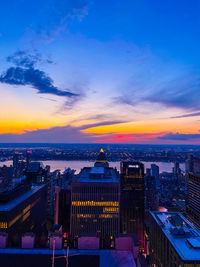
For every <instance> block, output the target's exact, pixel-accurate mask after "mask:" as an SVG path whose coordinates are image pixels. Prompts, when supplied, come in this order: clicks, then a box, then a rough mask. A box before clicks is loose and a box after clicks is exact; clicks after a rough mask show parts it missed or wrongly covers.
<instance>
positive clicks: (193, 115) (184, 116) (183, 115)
mask: <svg viewBox="0 0 200 267" xmlns="http://www.w3.org/2000/svg"><path fill="white" fill-rule="evenodd" d="M199 116H200V112H195V113H188V114H182V115H178V116H173V117H170V119H181V118H188V117H199Z"/></svg>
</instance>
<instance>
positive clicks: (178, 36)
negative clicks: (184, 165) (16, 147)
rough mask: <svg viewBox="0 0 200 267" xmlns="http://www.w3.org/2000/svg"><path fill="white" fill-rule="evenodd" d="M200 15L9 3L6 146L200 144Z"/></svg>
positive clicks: (86, 1)
mask: <svg viewBox="0 0 200 267" xmlns="http://www.w3.org/2000/svg"><path fill="white" fill-rule="evenodd" d="M199 11H200V3H199V1H197V0H192V1H190V2H188V1H186V0H184V1H178V0H177V1H173V3H172V2H165V3H163V2H162V3H161V2H160V1H156V0H153V1H148V0H141V1H131V0H126V1H122V0H118V1H114V0H111V1H97V0H93V1H90V0H82V1H81V0H69V1H64V0H57V1H55V0H45V1H43V2H42V3H41V2H39V1H38V0H36V1H31V2H29V3H28V2H26V1H24V0H19V1H17V3H16V2H15V1H12V6H10V2H4V3H2V6H1V10H0V15H1V18H2V19H1V23H0V47H1V64H0V92H1V99H2V100H3V101H1V107H0V110H1V117H0V123H1V128H0V142H11V143H12V142H33V143H34V142H47V143H48V142H50V143H51V142H52V143H58V142H59V143H91V142H92V143H139V144H145V143H149V144H200V120H199V117H200V110H199V106H200V91H199V87H200V86H199V80H200V75H199V68H200V60H199V43H200V37H199V36H200V35H199V26H200V18H199Z"/></svg>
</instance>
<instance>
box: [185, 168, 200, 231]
mask: <svg viewBox="0 0 200 267" xmlns="http://www.w3.org/2000/svg"><path fill="white" fill-rule="evenodd" d="M186 212H187V215H188V217H189V220H190V221H191V222H192V223H193V224H194V225H195V226H196V227H198V228H199V229H200V174H195V173H192V172H189V173H188V181H187V197H186Z"/></svg>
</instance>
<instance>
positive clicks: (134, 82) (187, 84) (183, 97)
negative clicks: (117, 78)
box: [114, 54, 200, 111]
mask: <svg viewBox="0 0 200 267" xmlns="http://www.w3.org/2000/svg"><path fill="white" fill-rule="evenodd" d="M140 57H142V56H141V55H140V56H139V58H140ZM118 90H119V91H120V94H119V95H118V96H117V97H115V98H114V101H115V102H116V103H121V104H123V105H131V106H135V107H136V106H137V105H138V104H141V103H144V105H146V104H151V105H152V103H153V104H154V103H155V104H159V105H160V106H162V107H163V109H164V108H166V107H169V108H170V107H172V108H174V107H175V108H180V109H184V110H188V111H199V110H200V75H199V73H197V72H196V70H194V69H191V68H190V67H187V66H183V65H178V64H175V63H173V62H162V61H159V60H158V59H156V58H155V57H153V55H151V54H150V55H147V57H146V58H145V59H144V60H143V61H142V62H141V63H140V64H139V59H137V58H136V59H135V63H133V72H132V77H130V78H129V79H127V81H125V82H124V84H122V85H121V86H120V87H119V89H118Z"/></svg>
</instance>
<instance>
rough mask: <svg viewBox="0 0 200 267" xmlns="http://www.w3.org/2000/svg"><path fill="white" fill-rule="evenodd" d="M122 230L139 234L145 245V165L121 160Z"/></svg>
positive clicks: (141, 242)
mask: <svg viewBox="0 0 200 267" xmlns="http://www.w3.org/2000/svg"><path fill="white" fill-rule="evenodd" d="M120 170H121V209H120V217H121V231H122V233H135V234H137V235H138V239H139V241H140V244H141V247H144V204H145V203H144V197H145V196H144V165H143V164H142V163H141V162H135V161H133V162H129V161H124V162H121V165H120Z"/></svg>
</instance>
